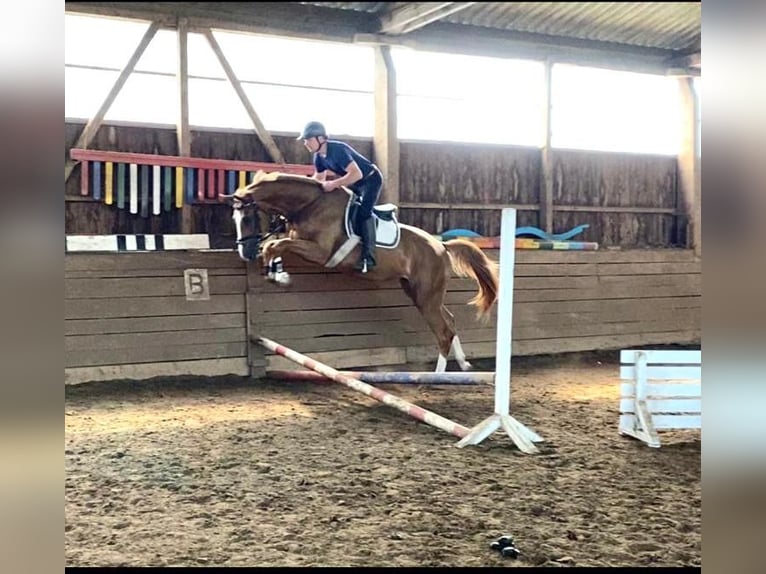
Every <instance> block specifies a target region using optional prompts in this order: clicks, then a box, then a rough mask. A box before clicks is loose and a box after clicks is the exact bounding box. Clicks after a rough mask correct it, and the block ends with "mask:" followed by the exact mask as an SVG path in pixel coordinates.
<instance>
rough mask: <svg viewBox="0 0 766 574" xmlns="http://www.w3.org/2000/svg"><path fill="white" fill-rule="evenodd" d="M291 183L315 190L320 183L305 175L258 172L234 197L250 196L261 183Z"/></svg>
mask: <svg viewBox="0 0 766 574" xmlns="http://www.w3.org/2000/svg"><path fill="white" fill-rule="evenodd" d="M278 181H279V182H292V183H300V184H303V185H312V186H314V187H315V188H319V187H321V185H322V184H321V183H319V182H318V181H317V180H315V179H314V178H313V177H309V176H307V175H298V174H294V173H283V172H280V171H268V172H267V171H263V170H258V171H257V172H256V174H255V175H254V176H253V180H252V181H251V182H250V183H249V184H247V185H246V186H245V187H241V188H239V189H238V190H237V191H236V192H235V195H236V196H237V197H244V196H246V195H249V194H251V193H252V192H253V191H255V189H256V188H257V187H258V186H259V185H261V184H262V183H266V182H278Z"/></svg>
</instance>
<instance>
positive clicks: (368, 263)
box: [354, 257, 376, 273]
mask: <svg viewBox="0 0 766 574" xmlns="http://www.w3.org/2000/svg"><path fill="white" fill-rule="evenodd" d="M375 265H376V263H375V260H374V259H372V258H371V257H362V258H361V259H360V260H359V261H358V262H357V264H356V265H354V269H356V270H357V271H361V272H362V273H367V272H368V271H369V270H370V269H372V268H373V267H375Z"/></svg>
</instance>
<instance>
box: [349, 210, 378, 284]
mask: <svg viewBox="0 0 766 574" xmlns="http://www.w3.org/2000/svg"><path fill="white" fill-rule="evenodd" d="M360 227H361V228H360V229H359V235H360V237H361V238H362V256H361V257H360V258H359V261H358V262H357V264H356V265H355V266H354V269H356V270H357V271H361V272H362V273H367V272H368V271H370V270H371V269H372V268H373V267H375V265H376V264H377V263H376V261H375V218H374V217H372V216H370V217H368V218H367V219H366V220H365V221H364V223H362V225H361V226H360Z"/></svg>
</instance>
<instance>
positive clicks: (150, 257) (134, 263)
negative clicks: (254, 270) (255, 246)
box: [64, 250, 245, 273]
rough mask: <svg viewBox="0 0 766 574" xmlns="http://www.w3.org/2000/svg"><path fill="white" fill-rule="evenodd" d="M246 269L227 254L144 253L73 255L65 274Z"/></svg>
mask: <svg viewBox="0 0 766 574" xmlns="http://www.w3.org/2000/svg"><path fill="white" fill-rule="evenodd" d="M211 267H215V268H229V269H237V268H240V269H242V272H243V273H244V272H245V265H244V261H242V260H241V259H240V258H239V256H237V254H236V253H234V252H232V251H229V250H225V251H220V250H211V251H183V252H161V251H157V252H145V253H144V252H142V253H98V254H96V253H71V254H67V255H66V256H65V257H64V271H65V272H70V271H101V270H103V271H118V270H125V271H134V270H145V269H162V270H167V269H187V268H211Z"/></svg>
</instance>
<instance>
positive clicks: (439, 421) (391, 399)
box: [254, 337, 469, 438]
mask: <svg viewBox="0 0 766 574" xmlns="http://www.w3.org/2000/svg"><path fill="white" fill-rule="evenodd" d="M254 340H255V342H256V343H259V344H260V345H262V346H263V347H265V348H266V349H268V350H269V351H272V352H274V353H277V354H278V355H282V356H283V357H285V358H287V359H290V360H291V361H294V362H296V363H298V364H299V365H302V366H304V367H306V368H307V369H311V370H312V371H316V372H317V373H319V374H321V375H324V376H325V377H328V378H330V379H332V380H334V381H336V382H338V383H341V384H342V385H346V386H347V387H350V388H352V389H354V390H355V391H359V392H360V393H363V394H365V395H367V396H368V397H372V398H373V399H375V400H376V401H380V402H381V403H383V404H386V405H388V406H391V407H394V408H395V409H398V410H400V411H402V412H403V413H405V414H408V415H409V416H411V417H413V418H416V419H418V420H419V421H421V422H424V423H426V424H428V425H431V426H432V427H436V428H438V429H441V430H443V431H444V432H448V433H449V434H451V435H454V436H456V437H459V438H463V437H464V436H466V435H467V434H468V433H469V429H468V428H467V427H464V426H463V425H459V424H457V423H456V422H453V421H451V420H449V419H445V418H444V417H442V416H440V415H437V414H436V413H432V412H431V411H427V410H426V409H424V408H421V407H419V406H417V405H413V404H412V403H409V402H407V401H405V400H404V399H400V398H399V397H397V396H395V395H392V394H391V393H387V392H386V391H382V390H380V389H378V388H376V387H373V386H372V385H368V384H367V383H365V382H362V381H360V380H359V379H356V378H354V377H350V376H348V375H344V374H343V373H341V372H340V371H336V370H335V369H333V368H332V367H328V366H327V365H325V364H323V363H320V362H318V361H315V360H314V359H312V358H310V357H307V356H306V355H301V354H300V353H297V352H296V351H293V350H292V349H288V348H287V347H285V346H283V345H280V344H279V343H275V342H274V341H272V340H271V339H267V338H266V337H258V338H255V339H254Z"/></svg>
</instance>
